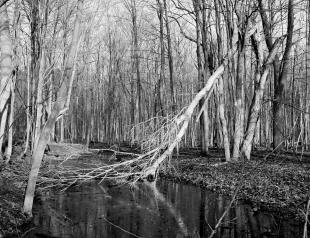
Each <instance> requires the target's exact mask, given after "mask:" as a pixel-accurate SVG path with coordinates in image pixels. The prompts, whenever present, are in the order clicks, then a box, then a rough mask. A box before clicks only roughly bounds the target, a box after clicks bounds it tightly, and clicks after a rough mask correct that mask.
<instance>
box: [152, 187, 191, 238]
mask: <svg viewBox="0 0 310 238" xmlns="http://www.w3.org/2000/svg"><path fill="white" fill-rule="evenodd" d="M146 184H147V185H148V187H149V188H151V190H152V191H153V193H154V196H155V199H156V200H158V201H160V202H161V203H163V204H164V205H165V206H166V207H167V208H168V211H169V212H170V214H171V215H172V216H173V217H174V219H175V220H176V221H177V223H178V226H179V228H180V231H181V233H182V235H184V236H188V229H187V227H186V225H185V223H184V221H183V218H182V216H181V214H180V212H178V211H177V210H176V209H175V207H174V206H173V205H172V204H171V203H170V202H169V201H168V200H167V199H166V198H165V196H164V195H163V194H162V193H161V192H160V191H159V190H158V188H157V186H156V182H152V183H148V182H146Z"/></svg>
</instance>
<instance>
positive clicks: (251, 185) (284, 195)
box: [160, 149, 310, 222]
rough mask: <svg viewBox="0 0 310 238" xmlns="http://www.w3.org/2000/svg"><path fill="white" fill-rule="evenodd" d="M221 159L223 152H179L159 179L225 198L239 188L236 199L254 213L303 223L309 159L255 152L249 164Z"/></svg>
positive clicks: (309, 181)
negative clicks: (199, 188) (202, 189)
mask: <svg viewBox="0 0 310 238" xmlns="http://www.w3.org/2000/svg"><path fill="white" fill-rule="evenodd" d="M223 159H224V158H223V152H222V151H219V150H216V149H211V150H210V151H209V153H208V154H207V155H204V156H202V155H200V153H199V151H198V150H195V149H192V150H183V151H181V152H180V154H179V156H174V157H173V158H172V159H171V161H170V163H168V165H166V166H164V168H163V169H162V170H161V172H160V175H161V176H162V177H165V178H168V179H172V180H176V181H180V182H184V183H189V184H193V185H197V186H201V187H203V188H206V189H209V190H211V191H215V192H218V193H221V194H224V195H229V196H232V195H233V194H234V192H235V189H236V187H237V186H241V189H240V190H239V192H238V195H237V199H239V200H243V201H244V202H247V203H249V204H251V206H252V207H253V208H254V209H255V210H262V211H268V212H275V214H277V215H279V216H281V217H286V218H294V219H296V220H298V221H300V222H303V221H304V220H305V217H304V212H306V206H307V202H308V199H309V193H310V157H309V156H303V157H302V158H300V156H298V155H294V154H292V153H277V154H273V153H271V152H270V151H255V152H254V154H253V155H252V159H251V160H250V161H248V160H246V161H239V162H232V163H224V162H222V161H223Z"/></svg>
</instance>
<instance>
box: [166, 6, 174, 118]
mask: <svg viewBox="0 0 310 238" xmlns="http://www.w3.org/2000/svg"><path fill="white" fill-rule="evenodd" d="M163 1H164V9H165V20H166V30H167V44H168V60H169V72H170V98H171V99H170V100H171V105H172V106H171V108H172V112H175V111H176V108H177V105H176V100H175V96H174V64H173V54H172V43H171V33H170V24H169V18H168V10H167V0H163Z"/></svg>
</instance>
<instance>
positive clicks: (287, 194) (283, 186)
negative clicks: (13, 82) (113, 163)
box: [0, 145, 310, 237]
mask: <svg viewBox="0 0 310 238" xmlns="http://www.w3.org/2000/svg"><path fill="white" fill-rule="evenodd" d="M79 146H80V145H79ZM68 148H69V149H68ZM126 150H127V151H128V149H126ZM83 152H85V150H84V148H83V149H79V148H78V145H76V147H73V148H71V149H70V147H68V145H66V147H65V148H63V146H60V147H59V148H56V149H55V148H54V149H52V151H51V152H49V153H48V154H47V155H45V157H44V160H43V164H42V168H41V170H40V173H43V174H50V173H52V170H51V169H50V168H49V161H50V160H54V161H60V162H61V161H63V160H64V159H65V158H68V157H74V156H75V157H77V158H78V157H79V155H82V154H83ZM267 155H268V152H267V151H259V152H256V154H255V156H253V159H252V160H251V161H242V162H235V163H229V164H225V163H223V162H221V161H222V159H223V158H222V151H219V150H216V149H214V150H210V151H209V153H208V155H204V156H202V155H200V153H199V151H198V150H193V149H188V150H183V151H181V152H180V154H179V155H178V156H174V157H173V158H172V159H171V161H170V163H168V164H167V165H165V166H162V170H161V172H160V175H161V176H162V177H165V178H168V179H171V180H177V181H179V182H182V183H190V184H193V185H197V186H200V187H203V188H207V189H208V190H212V191H215V192H216V193H219V194H223V195H230V196H231V195H232V194H233V193H234V191H235V189H236V187H237V186H238V185H240V184H241V185H242V187H241V189H240V192H239V193H238V196H237V198H238V199H240V200H243V201H246V202H247V203H249V204H250V205H251V207H252V209H253V211H254V212H258V211H266V212H273V213H274V215H275V216H281V217H285V218H287V219H295V220H296V221H297V222H299V223H300V224H302V223H303V222H304V216H303V213H302V212H303V211H305V206H306V203H307V200H308V197H309V191H310V190H309V188H310V183H309V182H310V177H309V176H310V173H309V171H310V170H309V169H310V159H309V158H308V157H304V158H302V159H300V158H299V157H296V156H293V155H289V154H282V155H279V154H277V155H274V154H271V155H269V156H267ZM96 156H97V155H95V154H94V155H93V157H94V158H95V157H96ZM89 158H92V156H90V155H88V156H87V158H86V159H89ZM124 159H126V157H123V156H122V160H124ZM109 161H110V160H109ZM55 168H56V167H55ZM29 170H30V166H29V165H28V164H27V163H26V162H25V161H24V160H15V159H14V158H13V159H12V163H11V164H9V165H7V166H2V167H1V176H0V183H1V186H0V216H1V218H0V228H1V229H0V237H4V236H5V237H18V235H19V236H20V235H22V234H23V232H24V231H25V230H27V229H28V227H27V218H26V217H25V216H24V215H23V214H22V212H21V210H22V203H23V196H24V191H25V187H26V183H27V178H28V173H29ZM38 194H39V192H38V191H37V195H38ZM37 201H38V200H37Z"/></svg>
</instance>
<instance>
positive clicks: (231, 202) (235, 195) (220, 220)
mask: <svg viewBox="0 0 310 238" xmlns="http://www.w3.org/2000/svg"><path fill="white" fill-rule="evenodd" d="M241 187H242V185H239V186H238V187H237V189H236V191H235V193H234V195H233V197H232V199H231V201H230V203H229V205H228V206H227V207H226V209H225V211H224V212H223V214H222V216H221V217H220V219H219V220H218V222H217V223H216V225H215V227H214V229H212V233H211V234H210V236H209V238H212V237H213V236H214V235H215V233H216V232H217V229H218V228H219V227H220V225H221V224H222V222H223V219H224V218H225V217H226V215H227V213H228V212H229V210H230V208H231V206H232V205H233V204H234V202H235V201H236V197H237V195H238V192H239V190H240V188H241Z"/></svg>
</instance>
